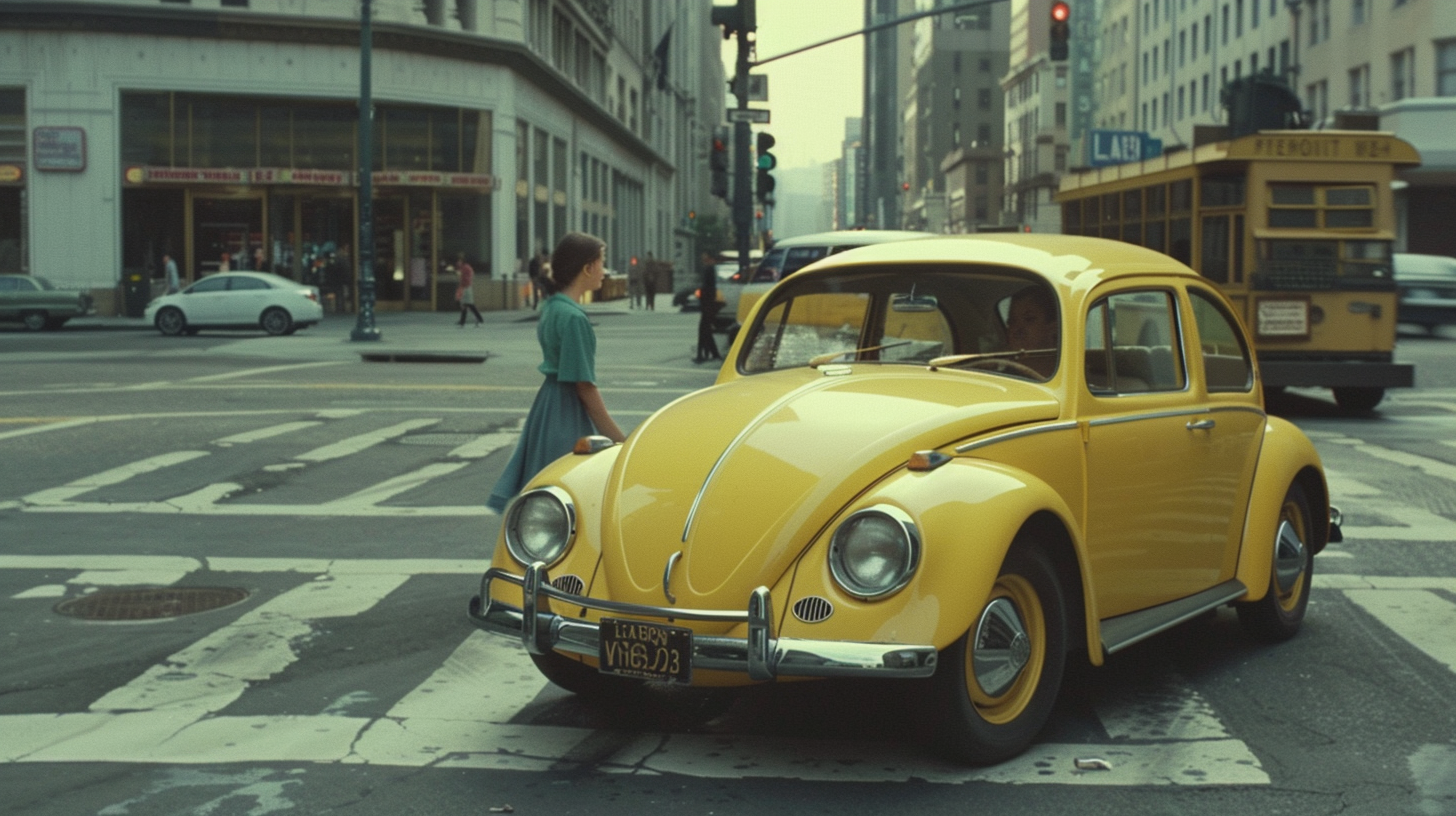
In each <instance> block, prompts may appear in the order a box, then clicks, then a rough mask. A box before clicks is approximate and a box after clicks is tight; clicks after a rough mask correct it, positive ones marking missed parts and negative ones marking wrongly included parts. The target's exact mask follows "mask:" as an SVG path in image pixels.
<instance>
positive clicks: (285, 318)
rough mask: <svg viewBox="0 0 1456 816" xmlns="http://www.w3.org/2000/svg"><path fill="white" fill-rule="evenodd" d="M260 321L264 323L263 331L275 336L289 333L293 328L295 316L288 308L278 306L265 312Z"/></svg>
mask: <svg viewBox="0 0 1456 816" xmlns="http://www.w3.org/2000/svg"><path fill="white" fill-rule="evenodd" d="M260 322H261V323H262V324H263V331H265V332H268V333H269V334H271V335H273V336H275V337H277V336H279V335H284V334H289V331H288V330H289V329H291V328H293V317H292V316H291V315H289V314H288V312H287V311H286V310H284V309H280V308H278V307H277V306H274V307H273V308H271V309H268V310H267V311H265V312H263V318H262V320H261V321H260Z"/></svg>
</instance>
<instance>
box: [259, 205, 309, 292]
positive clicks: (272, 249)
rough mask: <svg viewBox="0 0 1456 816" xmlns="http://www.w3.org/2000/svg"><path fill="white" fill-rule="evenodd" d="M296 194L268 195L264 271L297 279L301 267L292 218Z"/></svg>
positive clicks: (295, 212) (295, 209)
mask: <svg viewBox="0 0 1456 816" xmlns="http://www.w3.org/2000/svg"><path fill="white" fill-rule="evenodd" d="M297 206H298V196H295V195H291V194H287V193H274V194H273V195H271V196H269V197H268V258H267V268H266V270H265V271H268V272H272V273H273V274H275V275H282V276H283V277H285V278H292V279H294V280H298V279H299V277H300V274H301V272H302V269H301V268H300V266H299V259H298V253H297V252H296V250H295V246H294V240H293V239H294V238H295V237H296V231H295V229H294V218H295V216H296V215H297Z"/></svg>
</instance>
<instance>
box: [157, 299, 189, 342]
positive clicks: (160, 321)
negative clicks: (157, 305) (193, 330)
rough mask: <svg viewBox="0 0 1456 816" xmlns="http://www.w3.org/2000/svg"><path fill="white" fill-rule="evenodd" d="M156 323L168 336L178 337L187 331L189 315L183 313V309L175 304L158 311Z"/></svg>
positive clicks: (158, 328)
mask: <svg viewBox="0 0 1456 816" xmlns="http://www.w3.org/2000/svg"><path fill="white" fill-rule="evenodd" d="M155 323H156V326H157V331H159V332H161V333H162V334H165V335H167V336H168V337H176V336H178V335H180V334H182V333H183V332H185V331H187V317H186V316H185V315H183V314H182V310H181V309H178V308H176V307H175V306H168V307H167V308H165V309H163V310H162V311H160V312H157V318H156V321H155Z"/></svg>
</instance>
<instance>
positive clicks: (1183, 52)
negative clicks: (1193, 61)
mask: <svg viewBox="0 0 1456 816" xmlns="http://www.w3.org/2000/svg"><path fill="white" fill-rule="evenodd" d="M1187 58H1188V32H1186V31H1180V32H1178V67H1179V68H1182V67H1183V64H1184V63H1185V62H1187Z"/></svg>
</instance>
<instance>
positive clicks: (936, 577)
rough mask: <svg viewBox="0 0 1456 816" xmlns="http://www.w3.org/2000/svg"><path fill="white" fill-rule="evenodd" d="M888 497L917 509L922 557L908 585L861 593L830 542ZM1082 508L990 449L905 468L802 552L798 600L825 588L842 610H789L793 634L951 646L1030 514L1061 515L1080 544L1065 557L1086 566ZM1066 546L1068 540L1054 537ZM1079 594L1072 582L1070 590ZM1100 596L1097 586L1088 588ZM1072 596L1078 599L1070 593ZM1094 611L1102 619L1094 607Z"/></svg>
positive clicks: (1040, 519)
mask: <svg viewBox="0 0 1456 816" xmlns="http://www.w3.org/2000/svg"><path fill="white" fill-rule="evenodd" d="M880 504H888V505H891V506H894V507H898V508H899V509H901V510H903V511H905V512H906V513H909V514H910V516H911V518H913V519H914V520H915V523H916V525H917V528H918V531H919V534H920V540H921V557H920V566H919V568H918V569H917V570H916V573H915V576H914V578H913V579H912V580H911V581H910V583H909V584H908V585H906V586H905V588H903V589H901V590H900V591H899V592H896V593H894V594H892V595H890V596H889V597H886V598H882V599H877V600H861V599H859V598H856V597H854V596H852V595H850V594H849V593H848V592H846V591H844V590H843V589H841V588H840V587H839V585H838V584H837V583H836V582H835V581H834V579H833V576H832V575H831V573H830V570H829V543H830V539H831V537H832V536H833V534H834V530H835V529H836V528H837V527H838V525H839V523H840V522H842V521H843V519H844V518H845V517H846V516H848V515H849V514H850V513H852V512H855V511H857V510H861V509H864V508H867V507H872V506H875V505H880ZM1074 518H1075V516H1074V515H1073V514H1072V512H1071V510H1070V508H1068V506H1067V505H1066V503H1065V502H1064V501H1063V499H1062V497H1061V496H1060V495H1058V494H1057V492H1056V491H1054V490H1053V489H1052V488H1051V487H1049V486H1048V485H1047V484H1046V483H1045V482H1043V481H1041V480H1040V479H1037V478H1036V477H1034V476H1032V475H1030V474H1029V473H1026V472H1025V471H1022V470H1019V469H1016V468H1012V467H1009V466H1006V465H1002V464H998V463H995V462H989V461H986V460H982V459H972V458H957V459H954V460H952V461H951V462H949V463H947V464H945V465H943V466H941V467H939V468H937V469H935V470H933V471H929V472H913V471H909V470H902V471H900V472H898V473H895V474H893V475H891V476H890V477H889V478H887V479H886V480H885V481H883V482H881V483H880V484H879V485H877V486H876V487H875V488H874V489H873V490H871V491H869V492H868V493H866V494H865V495H863V496H861V497H860V498H858V499H857V500H855V502H854V503H852V504H851V505H849V506H848V507H846V508H845V510H844V512H843V513H841V514H840V515H839V516H837V517H836V518H835V520H834V521H833V522H832V523H831V524H829V525H828V526H827V527H826V528H825V529H824V530H823V531H822V532H821V533H820V535H819V536H818V537H817V538H816V540H815V541H814V543H813V544H812V546H811V547H810V548H809V549H808V550H807V551H806V552H805V553H804V555H803V556H802V557H801V558H800V559H799V564H798V568H797V572H796V574H795V578H794V584H793V589H792V592H791V593H790V597H789V600H788V605H789V606H790V607H792V605H793V604H794V603H795V602H797V601H798V600H800V599H803V598H807V597H811V596H817V597H820V598H824V599H826V600H828V601H829V602H830V603H831V604H832V606H833V609H834V613H833V614H832V615H831V616H830V617H829V618H827V619H825V620H823V621H821V622H818V623H806V622H804V621H802V620H800V619H798V618H797V617H796V616H795V615H793V614H788V615H785V616H784V623H783V627H782V631H783V634H784V635H785V636H789V637H802V638H817V639H835V640H841V639H842V640H854V641H869V642H884V643H928V644H932V645H934V646H935V647H936V648H937V649H944V648H945V647H947V646H949V645H950V644H951V643H953V642H954V641H955V640H956V639H957V638H959V637H960V636H961V635H963V634H965V632H966V631H967V630H968V629H970V628H971V626H972V625H973V624H974V622H975V619H976V616H977V615H979V613H980V610H981V607H982V606H983V601H984V599H985V598H986V596H987V595H988V594H990V591H991V587H992V585H993V583H994V582H995V580H996V576H997V574H998V573H999V572H1000V570H1001V564H1002V562H1003V561H1004V560H1005V558H1006V553H1007V551H1008V550H1009V549H1010V547H1011V542H1012V541H1014V540H1015V539H1016V536H1017V534H1018V533H1020V532H1021V530H1022V529H1023V528H1024V527H1026V525H1027V524H1028V521H1029V520H1032V519H1036V523H1038V524H1047V523H1054V524H1059V525H1060V526H1061V528H1062V529H1063V531H1065V532H1066V538H1065V542H1066V543H1070V544H1071V546H1070V547H1066V548H1064V549H1065V550H1066V553H1063V552H1058V553H1057V555H1058V556H1059V557H1063V560H1066V558H1069V557H1072V556H1070V555H1069V553H1072V552H1075V553H1076V555H1075V558H1076V560H1077V561H1078V562H1079V563H1077V564H1073V565H1067V574H1068V575H1073V574H1076V573H1080V575H1082V576H1085V575H1086V574H1087V572H1086V570H1085V569H1083V568H1082V567H1083V565H1082V564H1081V563H1080V562H1081V561H1082V556H1081V554H1080V553H1081V547H1080V534H1079V533H1077V532H1075V531H1076V529H1077V528H1076V525H1075V524H1074V523H1073V519H1074ZM1049 543H1051V544H1053V545H1054V546H1056V545H1057V544H1059V543H1061V542H1049ZM1069 594H1070V592H1069ZM1083 595H1084V597H1091V593H1090V591H1089V592H1085V593H1083ZM1069 600H1070V599H1069ZM1088 614H1089V618H1090V619H1091V620H1094V621H1095V620H1096V616H1095V615H1092V614H1091V613H1090V612H1089V613H1088Z"/></svg>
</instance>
